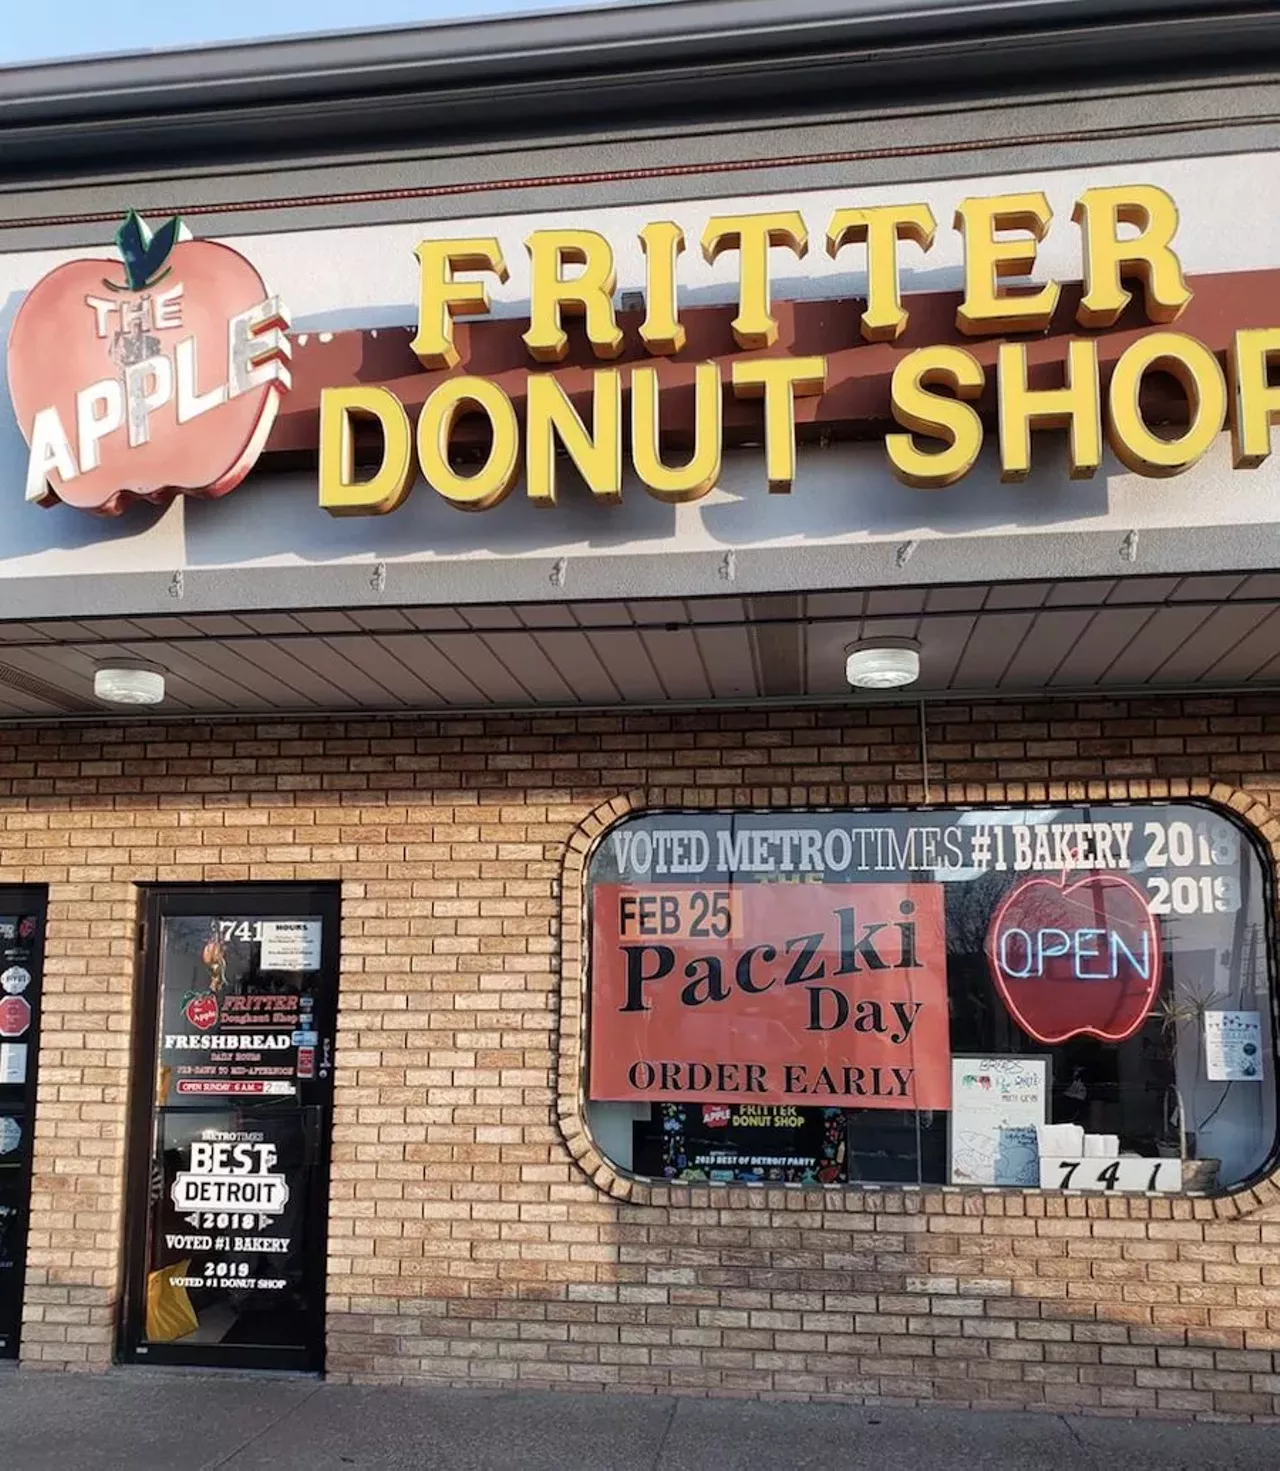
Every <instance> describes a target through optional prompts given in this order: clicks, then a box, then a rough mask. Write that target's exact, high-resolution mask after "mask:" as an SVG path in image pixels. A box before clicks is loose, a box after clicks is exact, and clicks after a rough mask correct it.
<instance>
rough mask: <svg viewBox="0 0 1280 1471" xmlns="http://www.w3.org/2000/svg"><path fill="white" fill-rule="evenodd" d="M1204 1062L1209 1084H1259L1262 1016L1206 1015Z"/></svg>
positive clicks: (1236, 1013) (1241, 1013) (1238, 1013)
mask: <svg viewBox="0 0 1280 1471" xmlns="http://www.w3.org/2000/svg"><path fill="white" fill-rule="evenodd" d="M1204 1059H1205V1076H1206V1077H1207V1078H1208V1079H1209V1081H1210V1082H1211V1083H1260V1082H1261V1081H1262V1013H1261V1012H1258V1011H1206V1012H1205V1014H1204Z"/></svg>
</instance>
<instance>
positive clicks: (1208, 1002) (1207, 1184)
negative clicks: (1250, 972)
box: [1156, 985, 1231, 1190]
mask: <svg viewBox="0 0 1280 1471" xmlns="http://www.w3.org/2000/svg"><path fill="white" fill-rule="evenodd" d="M1226 1000H1227V997H1226V996H1224V995H1223V994H1222V993H1221V992H1218V991H1211V990H1209V989H1207V988H1204V989H1200V988H1197V987H1196V986H1194V985H1192V986H1188V987H1186V988H1184V989H1183V990H1181V991H1179V989H1178V988H1177V987H1176V985H1175V987H1174V988H1173V989H1172V990H1171V991H1170V993H1169V994H1168V995H1167V996H1165V997H1164V998H1163V999H1162V1000H1161V1002H1160V1004H1159V1005H1158V1006H1157V1007H1156V1015H1157V1016H1158V1017H1159V1018H1160V1034H1161V1038H1162V1040H1163V1042H1164V1046H1165V1050H1166V1052H1167V1053H1168V1057H1169V1064H1170V1067H1171V1068H1172V1070H1173V1076H1174V1081H1173V1082H1172V1083H1170V1085H1169V1088H1168V1090H1167V1094H1166V1097H1168V1096H1169V1095H1172V1100H1173V1108H1172V1109H1170V1110H1169V1111H1168V1118H1169V1122H1170V1124H1171V1125H1174V1126H1176V1128H1177V1131H1178V1134H1177V1149H1178V1158H1179V1159H1181V1161H1182V1184H1183V1188H1184V1189H1186V1190H1212V1189H1213V1187H1214V1185H1215V1184H1216V1183H1217V1179H1218V1170H1219V1168H1220V1166H1221V1163H1222V1162H1221V1160H1217V1159H1204V1158H1201V1157H1200V1156H1199V1153H1198V1141H1199V1138H1200V1134H1201V1132H1202V1131H1203V1129H1204V1128H1205V1126H1206V1125H1207V1124H1208V1123H1209V1121H1210V1120H1211V1119H1212V1118H1213V1117H1214V1115H1215V1114H1216V1113H1217V1112H1218V1110H1219V1109H1220V1108H1221V1107H1222V1105H1223V1103H1224V1102H1225V1101H1226V1097H1227V1093H1228V1092H1229V1090H1230V1088H1231V1084H1230V1083H1227V1084H1226V1085H1225V1086H1224V1087H1223V1090H1222V1095H1221V1097H1220V1098H1218V1100H1217V1101H1216V1102H1215V1103H1214V1104H1213V1106H1212V1108H1208V1109H1207V1111H1206V1112H1205V1113H1204V1114H1203V1116H1202V1117H1198V1116H1197V1115H1198V1106H1197V1102H1196V1100H1197V1096H1198V1092H1199V1086H1200V1083H1201V1081H1202V1080H1203V1076H1204V1075H1203V1072H1202V1069H1201V1059H1202V1057H1203V1055H1204V1033H1205V1013H1206V1012H1209V1011H1216V1010H1217V1009H1218V1008H1219V1007H1220V1006H1221V1005H1222V1003H1223V1002H1224V1001H1226ZM1184 1028H1190V1029H1191V1038H1192V1056H1193V1058H1194V1067H1193V1071H1192V1076H1191V1085H1190V1087H1189V1088H1188V1089H1185V1090H1184V1089H1183V1088H1182V1087H1181V1086H1180V1085H1179V1083H1178V1081H1177V1078H1178V1052H1179V1047H1180V1043H1181V1039H1182V1036H1183V1034H1184ZM1188 1099H1189V1100H1190V1108H1188ZM1188 1124H1190V1128H1188Z"/></svg>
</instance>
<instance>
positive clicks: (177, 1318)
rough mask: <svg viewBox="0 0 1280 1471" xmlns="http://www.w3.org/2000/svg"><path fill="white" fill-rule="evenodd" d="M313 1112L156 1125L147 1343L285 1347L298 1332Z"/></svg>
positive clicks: (252, 1110)
mask: <svg viewBox="0 0 1280 1471" xmlns="http://www.w3.org/2000/svg"><path fill="white" fill-rule="evenodd" d="M318 1112H319V1111H318V1110H316V1109H295V1108H288V1107H286V1108H283V1109H282V1108H280V1107H279V1106H278V1105H271V1104H266V1105H264V1104H255V1103H249V1104H247V1105H245V1106H244V1107H243V1108H232V1109H200V1110H198V1111H197V1110H188V1109H169V1110H166V1111H165V1112H164V1113H162V1114H161V1115H160V1117H159V1119H158V1121H157V1127H158V1139H157V1153H156V1156H155V1159H154V1162H153V1166H152V1179H151V1192H150V1193H151V1198H152V1206H153V1209H152V1212H151V1227H150V1229H151V1241H150V1251H149V1256H148V1264H147V1337H148V1339H149V1340H150V1341H151V1342H155V1343H175V1342H197V1341H198V1342H202V1343H228V1344H265V1343H289V1342H291V1341H292V1338H293V1337H295V1336H296V1335H298V1334H300V1333H301V1332H302V1326H301V1325H302V1323H303V1321H304V1319H305V1314H306V1290H307V1282H306V1232H307V1211H306V1203H307V1201H308V1199H309V1191H310V1189H311V1182H310V1171H311V1170H312V1169H313V1168H314V1166H315V1163H316V1159H317V1150H318V1138H317V1128H318V1117H317V1116H318Z"/></svg>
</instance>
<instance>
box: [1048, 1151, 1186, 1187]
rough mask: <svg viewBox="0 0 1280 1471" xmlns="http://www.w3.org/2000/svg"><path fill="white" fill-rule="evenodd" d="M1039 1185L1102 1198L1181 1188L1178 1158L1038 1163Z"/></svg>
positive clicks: (1067, 1160)
mask: <svg viewBox="0 0 1280 1471" xmlns="http://www.w3.org/2000/svg"><path fill="white" fill-rule="evenodd" d="M1040 1185H1041V1187H1042V1188H1043V1189H1045V1190H1087V1191H1090V1192H1093V1193H1101V1194H1103V1195H1114V1194H1116V1193H1117V1192H1119V1191H1131V1192H1134V1193H1137V1194H1145V1195H1176V1194H1177V1193H1178V1192H1179V1191H1180V1190H1181V1189H1182V1161H1181V1160H1180V1159H1137V1158H1135V1157H1134V1156H1132V1155H1121V1156H1119V1157H1117V1158H1113V1159H1095V1158H1084V1159H1058V1158H1056V1157H1046V1158H1044V1159H1042V1160H1041V1161H1040Z"/></svg>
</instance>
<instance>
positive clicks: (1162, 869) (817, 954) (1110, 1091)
mask: <svg viewBox="0 0 1280 1471" xmlns="http://www.w3.org/2000/svg"><path fill="white" fill-rule="evenodd" d="M1268 881H1269V880H1268V873H1267V870H1266V868H1265V867H1264V863H1263V859H1262V856H1261V852H1260V849H1259V847H1258V845H1257V843H1256V841H1255V840H1254V838H1253V837H1252V834H1251V833H1250V831H1249V830H1247V829H1246V828H1245V827H1244V826H1243V825H1242V824H1241V823H1240V822H1238V821H1237V819H1236V818H1235V817H1234V816H1233V815H1231V814H1229V813H1227V812H1226V811H1224V810H1222V809H1219V808H1216V807H1212V806H1209V805H1201V804H1195V803H1184V804H1155V803H1152V804H1150V805H1145V806H1143V805H1131V804H1124V805H1120V804H1112V805H1088V806H1072V807H1058V808H1048V807H1035V808H1032V807H1024V808H999V809H984V810H973V809H959V808H952V809H946V808H937V809H929V810H922V811H916V812H879V813H876V812H823V813H817V812H768V813H766V812H753V813H747V814H727V813H724V814H719V813H717V814H707V813H661V814H656V813H655V814H645V815H641V816H637V817H634V818H631V819H628V820H626V821H624V822H622V823H619V824H618V825H616V826H615V827H613V828H612V829H610V831H609V832H607V833H606V834H605V835H604V836H603V838H602V839H601V840H600V842H599V843H598V844H597V846H596V848H595V850H594V852H593V854H592V857H591V860H590V865H589V870H588V897H589V916H588V928H589V936H590V940H589V977H588V979H589V986H588V990H589V1007H590V1012H589V1016H590V1025H589V1034H588V1057H587V1073H586V1093H587V1109H586V1116H587V1124H588V1128H589V1130H590V1132H591V1134H592V1136H593V1138H594V1139H595V1141H596V1144H597V1146H598V1147H599V1148H600V1149H601V1150H602V1152H603V1153H604V1154H605V1155H606V1156H607V1157H608V1158H609V1159H610V1161H611V1162H612V1163H613V1164H614V1165H615V1166H617V1167H618V1168H620V1169H623V1170H625V1171H628V1172H630V1173H633V1174H636V1175H640V1176H647V1177H654V1178H657V1179H667V1180H677V1181H725V1182H729V1181H747V1182H760V1183H765V1182H780V1183H812V1184H824V1185H838V1184H856V1183H859V1182H864V1183H876V1184H917V1185H926V1184H987V1185H1015V1186H1031V1187H1036V1186H1044V1187H1048V1188H1067V1189H1080V1190H1088V1191H1100V1192H1116V1191H1126V1190H1134V1191H1147V1192H1160V1193H1173V1192H1177V1191H1183V1190H1190V1191H1221V1190H1227V1189H1231V1188H1234V1187H1236V1186H1239V1185H1241V1184H1243V1183H1244V1182H1246V1181H1248V1180H1250V1179H1253V1178H1256V1177H1257V1176H1258V1175H1259V1174H1261V1173H1262V1172H1263V1171H1264V1170H1265V1168H1266V1167H1267V1165H1268V1162H1269V1161H1270V1159H1271V1157H1272V1154H1273V1150H1274V1145H1275V1138H1276V1081H1275V1059H1276V1053H1275V1045H1274V1038H1275V1028H1274V1022H1273V1015H1272V986H1271V975H1270V944H1269V935H1268V914H1269V904H1268Z"/></svg>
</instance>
